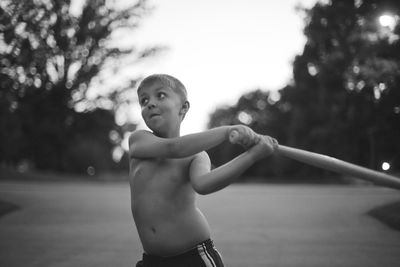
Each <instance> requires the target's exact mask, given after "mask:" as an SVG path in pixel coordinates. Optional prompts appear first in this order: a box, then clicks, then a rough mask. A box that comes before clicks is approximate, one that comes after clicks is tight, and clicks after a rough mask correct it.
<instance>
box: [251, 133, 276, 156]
mask: <svg viewBox="0 0 400 267" xmlns="http://www.w3.org/2000/svg"><path fill="white" fill-rule="evenodd" d="M258 137H259V141H258V142H257V143H256V144H255V145H254V146H252V147H251V148H250V149H249V150H248V152H249V153H251V154H252V155H253V157H254V160H255V161H257V160H260V159H262V158H264V157H267V156H269V155H271V154H272V153H273V152H275V151H276V150H277V149H278V146H279V144H278V141H277V140H276V139H275V138H272V137H270V136H268V135H258Z"/></svg>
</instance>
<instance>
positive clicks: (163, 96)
mask: <svg viewBox="0 0 400 267" xmlns="http://www.w3.org/2000/svg"><path fill="white" fill-rule="evenodd" d="M157 96H158V98H159V99H163V98H165V97H166V96H167V95H166V94H165V93H164V92H159V93H158V94H157Z"/></svg>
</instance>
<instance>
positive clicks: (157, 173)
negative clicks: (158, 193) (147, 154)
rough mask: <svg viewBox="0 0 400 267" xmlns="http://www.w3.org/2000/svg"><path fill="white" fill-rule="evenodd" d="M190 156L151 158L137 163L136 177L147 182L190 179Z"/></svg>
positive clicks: (179, 181)
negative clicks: (182, 157) (181, 157)
mask: <svg viewBox="0 0 400 267" xmlns="http://www.w3.org/2000/svg"><path fill="white" fill-rule="evenodd" d="M189 169H190V158H184V159H151V160H142V161H140V162H137V163H136V166H135V171H134V173H135V174H134V178H135V179H140V180H142V179H145V181H147V182H152V181H153V182H158V183H159V182H169V183H170V182H178V183H182V182H184V181H188V179H189Z"/></svg>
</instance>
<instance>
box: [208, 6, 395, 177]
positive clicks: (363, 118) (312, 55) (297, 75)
mask: <svg viewBox="0 0 400 267" xmlns="http://www.w3.org/2000/svg"><path fill="white" fill-rule="evenodd" d="M303 12H305V14H306V19H305V28H304V34H305V36H306V37H307V42H306V44H305V46H304V50H303V53H302V54H301V55H298V56H296V58H295V59H294V63H293V85H290V86H287V87H285V88H283V89H281V90H280V91H279V94H280V98H279V100H278V101H276V102H275V103H270V102H267V103H268V106H267V107H266V108H265V109H263V110H256V111H254V110H255V108H256V107H257V102H258V101H259V100H260V99H261V98H260V91H256V92H254V93H250V94H249V96H251V97H250V99H249V101H248V102H247V103H242V104H241V103H240V100H239V103H238V104H237V105H235V106H234V107H228V108H226V109H225V112H222V111H221V110H217V111H216V112H215V113H214V114H213V115H212V117H211V120H210V121H211V123H210V126H216V125H218V124H235V123H237V122H238V120H237V118H239V114H241V112H248V111H249V110H253V111H252V112H253V113H251V116H250V119H248V120H247V122H249V121H251V123H246V121H245V122H244V123H245V124H249V125H250V126H251V127H253V128H254V129H255V130H258V131H259V132H261V133H268V134H269V135H272V136H276V137H277V138H278V140H279V141H280V142H281V143H282V144H287V145H289V146H294V147H299V148H304V149H308V150H311V151H316V152H319V153H323V154H328V155H331V156H334V157H338V158H341V159H344V160H347V161H350V162H354V163H357V164H360V165H364V166H368V167H370V168H375V169H377V168H379V167H380V164H381V163H382V162H383V161H387V162H389V163H390V164H391V166H392V169H394V170H399V169H400V157H399V155H400V141H399V139H398V136H400V90H399V88H400V71H399V70H400V49H399V48H400V47H399V46H400V40H399V37H400V26H399V23H398V20H399V15H400V3H399V2H398V1H372V0H365V1H344V0H332V1H330V2H329V3H317V4H316V5H315V6H314V7H313V8H311V9H309V10H306V9H304V10H303ZM384 14H391V16H392V17H393V18H394V21H395V22H396V24H395V25H392V26H387V25H386V26H382V25H381V24H379V18H380V16H381V15H384ZM396 19H397V21H396ZM264 94H268V92H267V93H264ZM269 94H271V93H269ZM244 97H245V96H244ZM271 110H275V112H271ZM249 114H250V113H249ZM242 123H243V121H242ZM219 153H222V154H225V155H228V154H229V153H228V152H219ZM283 166H284V168H282V165H279V166H278V165H277V166H273V165H272V166H271V165H269V166H268V168H272V169H275V170H276V169H277V168H279V169H280V173H283V174H286V175H288V176H290V175H310V174H319V175H320V174H321V172H320V171H319V170H316V169H314V168H310V167H308V166H304V165H298V164H295V163H289V162H285V163H283ZM259 174H262V172H259Z"/></svg>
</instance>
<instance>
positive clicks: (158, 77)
mask: <svg viewBox="0 0 400 267" xmlns="http://www.w3.org/2000/svg"><path fill="white" fill-rule="evenodd" d="M156 82H160V83H162V84H163V85H164V86H168V87H170V88H171V89H172V90H174V91H175V92H176V93H177V94H178V95H180V96H181V99H182V102H185V101H187V91H186V88H185V86H184V85H183V83H182V82H181V81H179V80H178V79H177V78H175V77H173V76H171V75H168V74H152V75H150V76H147V77H146V78H144V79H143V80H142V81H141V82H140V84H139V86H138V89H137V91H139V90H141V89H143V88H145V87H148V86H151V85H152V84H154V83H156Z"/></svg>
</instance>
